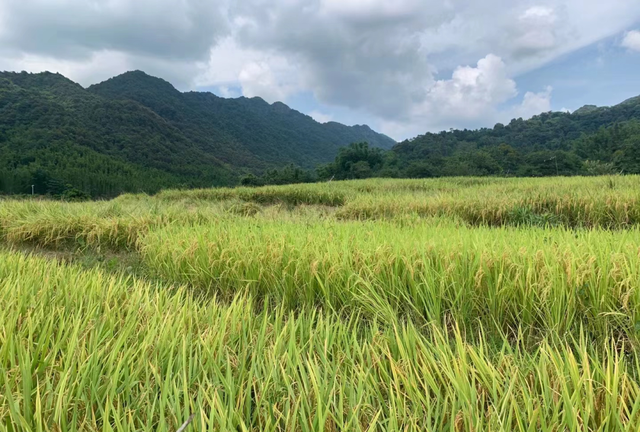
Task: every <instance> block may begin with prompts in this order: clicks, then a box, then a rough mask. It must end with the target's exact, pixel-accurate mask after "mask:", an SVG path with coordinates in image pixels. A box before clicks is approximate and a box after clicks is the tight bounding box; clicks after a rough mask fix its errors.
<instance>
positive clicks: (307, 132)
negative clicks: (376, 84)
mask: <svg viewBox="0 0 640 432" xmlns="http://www.w3.org/2000/svg"><path fill="white" fill-rule="evenodd" d="M363 140H366V141H368V142H370V143H372V144H373V145H376V146H379V147H382V148H390V147H391V146H392V145H393V144H395V142H394V141H393V140H391V139H390V138H388V137H386V136H384V135H380V134H377V133H375V132H374V131H372V130H371V129H369V128H368V127H366V126H356V127H348V126H344V125H341V124H338V123H328V124H320V123H317V122H316V121H314V120H313V119H312V118H311V117H308V116H306V115H304V114H301V113H299V112H297V111H295V110H292V109H290V108H289V107H287V106H286V105H284V104H282V103H275V104H272V105H269V104H268V103H266V102H265V101H263V100H262V99H259V98H253V99H246V98H239V99H223V98H219V97H216V96H215V95H213V94H211V93H196V92H190V93H181V92H179V91H178V90H176V89H175V88H174V87H173V86H171V84H169V83H168V82H166V81H163V80H161V79H158V78H154V77H151V76H149V75H146V74H145V73H143V72H140V71H135V72H128V73H125V74H123V75H121V76H119V77H116V78H112V79H110V80H108V81H106V82H104V83H101V84H98V85H94V86H91V87H90V88H88V89H84V88H83V87H81V86H80V85H78V84H76V83H74V82H72V81H70V80H68V79H67V78H65V77H63V76H62V75H59V74H52V73H41V74H28V73H9V72H5V73H0V193H29V192H31V185H34V188H35V191H36V193H39V194H53V195H58V194H63V193H69V192H72V193H78V194H84V195H90V196H93V197H99V196H113V195H117V194H119V193H122V192H140V191H144V192H156V191H157V190H159V189H161V188H168V187H204V186H216V185H233V184H235V183H237V181H238V178H239V177H240V176H241V175H242V174H243V173H246V172H256V173H260V172H262V171H264V170H266V169H269V168H274V167H279V166H284V165H286V164H295V165H299V166H301V167H304V168H311V167H313V166H315V165H316V164H318V163H322V162H327V161H329V160H331V159H332V158H333V157H334V156H335V155H336V154H337V152H338V149H339V148H340V147H342V146H345V145H348V144H349V143H351V142H355V141H363Z"/></svg>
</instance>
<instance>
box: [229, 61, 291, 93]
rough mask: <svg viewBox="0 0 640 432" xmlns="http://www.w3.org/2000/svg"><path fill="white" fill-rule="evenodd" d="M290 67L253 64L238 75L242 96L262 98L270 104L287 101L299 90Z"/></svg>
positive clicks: (282, 64)
mask: <svg viewBox="0 0 640 432" xmlns="http://www.w3.org/2000/svg"><path fill="white" fill-rule="evenodd" d="M289 71H290V65H289V64H288V63H287V62H286V61H284V62H282V63H280V64H278V63H276V64H275V66H274V63H273V62H271V63H269V62H266V61H263V62H251V63H248V64H246V65H245V66H244V67H243V68H242V70H241V71H240V73H239V74H238V81H239V82H240V85H241V86H242V94H243V95H244V96H247V97H255V96H259V97H262V98H263V99H264V100H266V101H267V102H269V103H273V102H277V101H283V100H286V99H287V97H288V96H289V95H291V94H293V93H295V92H296V91H297V90H298V88H299V87H298V83H297V82H296V81H295V76H294V75H291V74H290V73H288V72H289Z"/></svg>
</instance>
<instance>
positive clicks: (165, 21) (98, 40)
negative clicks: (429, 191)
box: [0, 0, 640, 134]
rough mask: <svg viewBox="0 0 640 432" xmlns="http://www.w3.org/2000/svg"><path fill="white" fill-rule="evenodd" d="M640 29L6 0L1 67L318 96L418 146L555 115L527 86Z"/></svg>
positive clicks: (296, 2)
mask: <svg viewBox="0 0 640 432" xmlns="http://www.w3.org/2000/svg"><path fill="white" fill-rule="evenodd" d="M639 20H640V6H639V5H638V2H637V0H608V1H607V2H601V1H600V0H515V1H514V0H483V1H482V2H479V1H475V0H395V1H393V2H390V1H388V0H181V1H175V0H0V68H5V69H27V70H33V71H37V70H44V69H51V70H57V71H60V72H61V73H64V74H65V75H67V76H69V77H71V78H72V79H76V80H78V81H80V82H81V83H82V84H89V83H91V82H95V81H98V80H101V79H105V78H107V77H108V76H111V75H114V74H117V73H120V72H123V71H125V70H128V69H136V68H138V69H144V70H147V71H148V72H150V73H152V74H155V75H158V76H162V77H164V78H166V79H169V80H170V81H171V82H172V83H174V84H175V85H177V86H178V87H180V88H189V87H194V86H219V87H221V88H227V89H229V88H237V87H239V88H241V91H242V92H243V94H245V95H248V96H256V95H259V96H263V97H265V98H266V99H267V100H269V101H275V100H287V98H290V97H291V96H293V95H296V94H298V93H302V92H309V93H313V94H314V95H315V97H316V98H317V99H318V100H319V101H320V102H322V103H323V104H325V105H326V106H327V107H331V106H335V107H340V109H341V110H344V111H350V112H358V113H362V114H363V116H365V117H369V118H373V119H377V120H378V121H379V124H381V125H384V126H385V127H386V128H387V130H388V131H392V130H395V131H399V132H398V134H405V132H401V131H407V130H411V131H414V130H418V131H422V132H424V130H426V129H434V128H440V127H448V126H459V127H465V126H475V125H479V124H488V123H490V122H491V121H494V120H495V119H496V118H499V117H500V116H501V115H506V114H505V113H504V112H501V111H500V110H499V108H498V107H499V106H500V105H503V104H505V103H509V104H511V105H516V108H515V109H514V110H515V111H513V113H515V114H517V113H523V114H522V115H530V114H534V113H535V111H536V110H542V109H546V108H548V107H549V106H550V103H549V100H550V97H551V92H550V90H545V89H540V90H541V91H540V93H528V94H525V95H521V94H520V97H521V98H522V101H521V103H519V102H518V103H516V102H514V100H513V99H514V98H515V97H517V96H518V94H519V92H518V89H517V86H516V78H517V76H518V75H519V74H521V73H524V72H527V71H530V70H533V69H535V68H538V67H540V66H541V65H544V64H546V63H548V62H549V61H551V60H553V59H555V58H558V57H559V56H561V55H563V54H566V53H568V52H571V51H573V50H576V49H578V48H581V47H584V46H586V45H589V44H591V43H594V42H597V41H598V40H601V39H603V38H605V37H608V36H611V35H614V34H622V32H624V31H625V30H628V29H629V28H630V27H631V26H633V25H634V23H637V22H638V21H639ZM634 34H635V33H633V32H632V33H629V35H631V36H627V38H632V36H633V35H634ZM629 40H631V39H629ZM625 41H626V39H625ZM631 42H633V41H632V40H631ZM625 43H626V42H625ZM325 108H326V107H325ZM322 112H323V113H325V114H327V115H331V114H332V113H331V112H327V110H326V109H323V111H322ZM336 120H340V119H339V118H336Z"/></svg>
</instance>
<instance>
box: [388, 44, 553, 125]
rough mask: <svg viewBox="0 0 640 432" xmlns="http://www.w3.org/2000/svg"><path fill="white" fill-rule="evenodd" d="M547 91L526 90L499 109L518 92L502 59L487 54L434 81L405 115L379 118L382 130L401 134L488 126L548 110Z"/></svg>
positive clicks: (549, 92)
mask: <svg viewBox="0 0 640 432" xmlns="http://www.w3.org/2000/svg"><path fill="white" fill-rule="evenodd" d="M551 92H552V88H551V87H547V88H546V89H545V90H544V91H542V92H539V93H534V92H526V93H525V95H524V97H523V99H522V102H521V103H520V104H517V105H515V106H512V107H509V108H504V109H499V106H501V105H502V104H505V103H507V102H509V101H511V100H513V99H514V98H515V97H516V96H517V95H518V91H517V88H516V83H515V81H514V80H513V79H512V78H510V77H509V75H508V73H507V67H506V65H505V63H504V61H503V60H502V59H501V58H500V57H498V56H496V55H493V54H489V55H487V56H486V57H484V58H483V59H481V60H479V61H478V63H477V65H476V66H475V67H472V66H462V67H458V68H457V69H456V70H455V71H454V72H453V74H452V76H451V79H447V80H438V81H436V82H435V83H434V85H433V86H432V87H431V88H430V89H429V90H428V92H427V97H426V99H425V100H424V101H423V102H422V103H421V104H419V105H416V106H414V109H413V111H412V112H411V115H410V117H409V118H407V119H405V120H400V121H383V122H382V125H383V127H382V131H383V132H384V133H386V134H388V135H390V136H393V137H402V136H411V135H415V134H419V133H424V132H426V131H437V130H443V129H448V128H451V127H458V128H463V127H479V126H483V125H484V126H488V125H492V124H494V123H496V122H498V121H500V122H508V121H509V120H510V119H511V118H514V117H522V118H525V119H526V118H531V117H532V116H534V115H536V114H540V113H542V112H547V111H550V110H551Z"/></svg>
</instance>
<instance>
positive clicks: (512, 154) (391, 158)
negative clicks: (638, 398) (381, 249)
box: [385, 97, 640, 177]
mask: <svg viewBox="0 0 640 432" xmlns="http://www.w3.org/2000/svg"><path fill="white" fill-rule="evenodd" d="M385 170H386V173H387V174H389V173H390V174H392V175H397V176H402V177H436V176H452V175H517V176H546V175H558V174H560V175H573V174H589V173H595V174H598V173H601V174H605V173H612V172H616V173H620V172H622V173H627V174H629V173H636V174H637V173H640V98H638V97H636V98H633V99H629V100H627V101H625V102H623V103H621V104H619V105H616V106H613V107H595V106H592V105H587V106H585V107H583V108H580V109H579V110H577V111H575V112H574V113H572V114H569V113H561V112H549V113H543V114H540V115H537V116H535V117H533V118H532V119H530V120H523V119H521V118H519V119H514V120H512V121H511V122H510V123H509V124H507V125H503V124H500V123H499V124H496V125H495V126H494V127H493V128H491V129H489V128H484V129H479V130H453V131H449V132H440V133H426V134H424V135H420V136H418V137H416V138H413V139H410V140H407V141H404V142H401V143H399V144H398V145H396V146H395V147H394V148H393V151H392V152H391V154H389V155H388V160H387V162H386V165H385Z"/></svg>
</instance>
